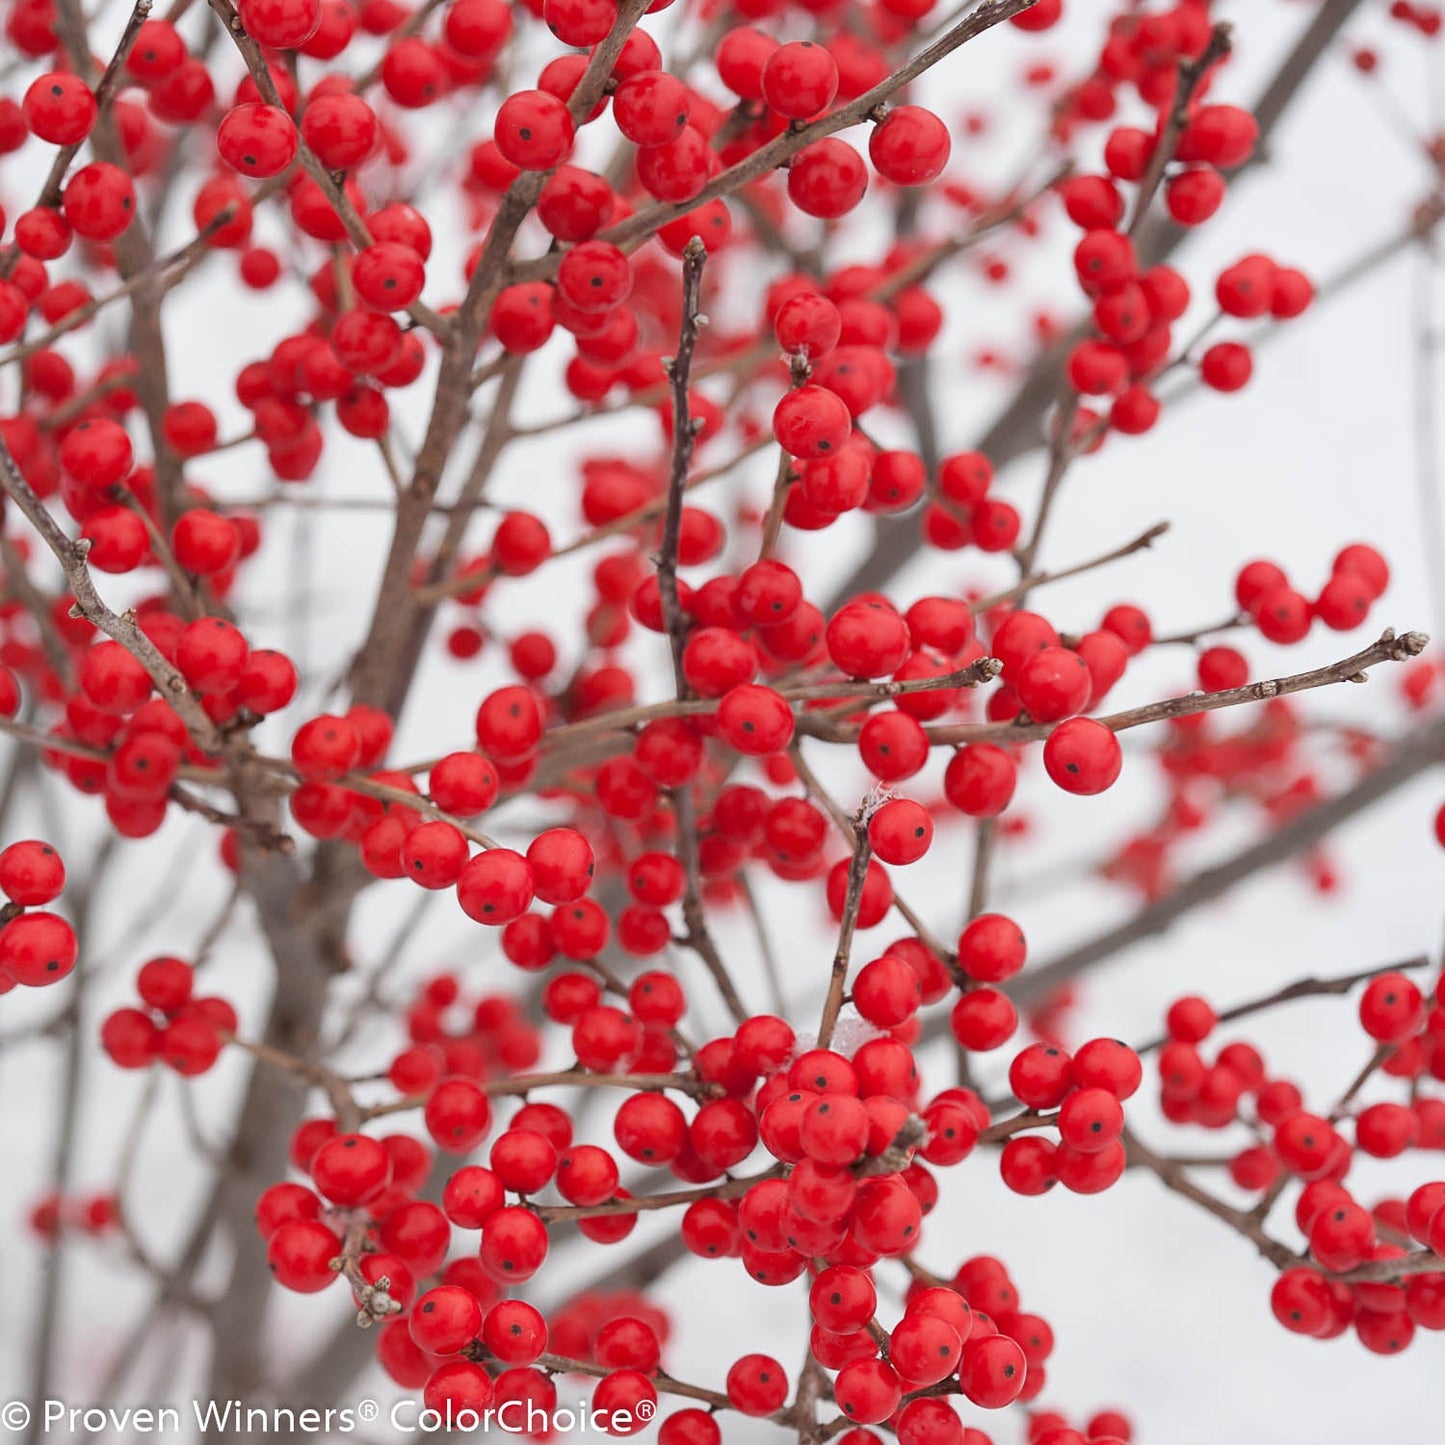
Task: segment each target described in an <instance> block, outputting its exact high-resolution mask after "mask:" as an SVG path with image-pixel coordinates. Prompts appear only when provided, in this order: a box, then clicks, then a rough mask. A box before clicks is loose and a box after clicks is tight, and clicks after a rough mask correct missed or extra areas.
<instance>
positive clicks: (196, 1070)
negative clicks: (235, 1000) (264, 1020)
mask: <svg viewBox="0 0 1445 1445" xmlns="http://www.w3.org/2000/svg"><path fill="white" fill-rule="evenodd" d="M195 974H196V971H195V969H194V968H193V967H192V966H191V965H190V964H189V963H187V962H186V961H185V960H184V959H181V958H153V959H151V960H150V961H149V962H147V963H144V964H142V965H141V967H140V970H139V972H138V973H137V974H136V979H135V991H136V993H137V994H138V995H139V997H140V1002H141V1004H142V1005H144V1007H141V1008H119V1009H116V1010H114V1011H113V1012H112V1013H110V1014H108V1015H107V1016H106V1018H105V1020H104V1022H103V1023H102V1024H101V1026H100V1044H101V1047H102V1048H103V1049H104V1050H105V1052H106V1053H107V1054H108V1055H109V1056H110V1059H111V1061H112V1062H113V1063H115V1064H118V1065H119V1066H120V1067H121V1068H123V1069H144V1068H149V1067H150V1065H151V1064H153V1063H163V1064H165V1065H167V1066H168V1067H169V1068H172V1069H174V1070H175V1071H176V1073H178V1074H180V1075H182V1076H183V1077H191V1076H194V1075H196V1074H204V1073H206V1072H207V1070H209V1069H210V1068H211V1066H212V1065H213V1064H214V1063H215V1062H216V1059H217V1058H218V1057H219V1056H220V1053H221V1048H222V1046H223V1045H224V1043H225V1041H226V1039H227V1038H228V1037H229V1036H230V1035H232V1034H233V1033H235V1031H236V1025H237V1018H236V1010H235V1009H234V1008H232V1007H231V1005H230V1004H229V1003H228V1002H227V1001H226V1000H225V999H223V998H217V997H214V996H210V997H204V996H202V995H199V994H197V993H196V992H195Z"/></svg>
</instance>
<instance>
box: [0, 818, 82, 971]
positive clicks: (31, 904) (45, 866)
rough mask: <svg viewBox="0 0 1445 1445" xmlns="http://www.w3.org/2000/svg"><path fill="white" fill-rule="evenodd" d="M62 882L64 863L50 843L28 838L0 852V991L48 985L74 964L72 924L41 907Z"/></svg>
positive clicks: (76, 945) (57, 892) (54, 895)
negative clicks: (1, 902) (2, 899)
mask: <svg viewBox="0 0 1445 1445" xmlns="http://www.w3.org/2000/svg"><path fill="white" fill-rule="evenodd" d="M64 887H65V863H64V861H63V860H62V858H61V856H60V854H59V853H58V852H57V851H56V850H55V849H54V848H53V847H51V845H50V844H49V843H43V842H41V841H40V840H39V839H38V838H29V839H26V840H25V841H24V842H22V843H11V844H10V846H9V847H8V848H6V849H4V851H3V852H0V892H3V893H4V895H5V897H6V899H7V900H8V901H7V902H6V903H5V905H4V906H3V907H0V994H5V993H9V992H10V990H11V989H12V988H14V987H15V986H16V985H17V984H18V985H21V986H23V987H25V988H46V987H48V986H49V985H51V984H55V983H59V982H60V981H61V979H63V978H65V977H66V976H67V975H68V974H69V973H70V971H71V970H72V969H73V968H74V967H75V962H76V959H77V958H78V957H79V953H80V945H79V942H78V941H77V939H76V936H75V929H74V928H72V927H71V926H70V924H69V923H67V922H66V921H65V919H63V918H62V917H61V916H60V915H59V914H58V913H51V912H50V911H49V910H48V909H47V908H46V907H45V905H46V904H47V903H54V902H55V900H56V899H57V898H59V897H60V893H61V890H62V889H63V888H64Z"/></svg>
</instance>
